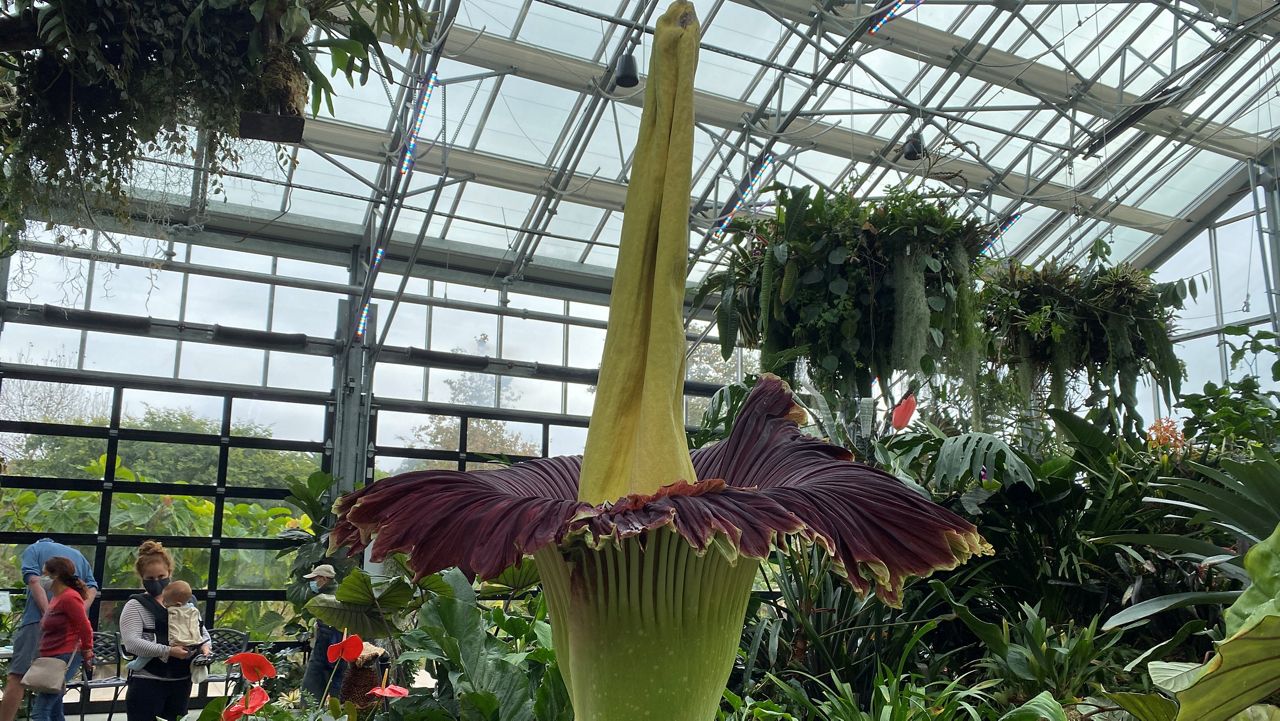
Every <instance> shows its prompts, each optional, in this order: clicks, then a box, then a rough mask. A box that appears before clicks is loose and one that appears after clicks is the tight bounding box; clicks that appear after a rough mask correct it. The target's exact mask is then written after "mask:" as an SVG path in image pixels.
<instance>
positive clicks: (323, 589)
mask: <svg viewBox="0 0 1280 721" xmlns="http://www.w3.org/2000/svg"><path fill="white" fill-rule="evenodd" d="M336 576H337V572H336V571H334V570H333V566H331V565H329V564H327V563H322V564H320V565H319V566H316V567H315V568H313V569H311V573H308V574H306V575H305V576H303V578H305V579H307V583H308V585H309V586H310V588H311V593H312V594H313V595H319V594H322V593H333V592H334V590H335V589H334V583H333V579H334V578H335V577H336ZM340 641H342V632H341V631H339V630H338V629H336V628H334V627H332V626H329V625H327V624H324V623H321V622H319V621H317V622H316V638H315V644H314V645H313V646H312V647H311V657H310V658H308V659H307V670H306V673H305V674H304V675H303V677H302V691H303V693H304V694H306V695H308V696H310V697H311V700H313V701H321V700H323V699H324V695H325V692H326V689H329V690H332V689H338V688H341V687H342V674H343V673H344V672H345V671H346V666H347V663H346V661H343V660H342V659H338V662H337V663H336V664H333V663H329V646H331V645H333V644H335V643H338V642H340Z"/></svg>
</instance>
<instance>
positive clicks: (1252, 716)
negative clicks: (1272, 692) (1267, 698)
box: [1231, 704, 1280, 721]
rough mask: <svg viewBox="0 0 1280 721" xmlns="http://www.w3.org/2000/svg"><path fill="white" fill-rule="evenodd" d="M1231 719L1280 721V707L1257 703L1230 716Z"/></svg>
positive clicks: (1240, 720)
mask: <svg viewBox="0 0 1280 721" xmlns="http://www.w3.org/2000/svg"><path fill="white" fill-rule="evenodd" d="M1231 721H1280V708H1276V707H1275V706H1268V705H1265V704H1258V705H1257V706H1250V707H1249V708H1247V709H1245V710H1243V711H1241V712H1240V713H1238V714H1236V715H1235V716H1232V717H1231Z"/></svg>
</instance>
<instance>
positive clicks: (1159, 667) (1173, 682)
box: [1147, 661, 1202, 693]
mask: <svg viewBox="0 0 1280 721" xmlns="http://www.w3.org/2000/svg"><path fill="white" fill-rule="evenodd" d="M1201 670H1202V668H1201V665H1200V664H1198V663H1187V662H1185V661H1152V662H1151V663H1149V664H1147V673H1148V674H1149V675H1150V676H1151V684H1152V685H1153V686H1155V687H1156V688H1158V689H1160V690H1161V691H1168V692H1169V693H1178V692H1179V691H1185V690H1186V689H1188V688H1191V684H1193V683H1195V682H1196V679H1197V678H1199V677H1200V672H1201Z"/></svg>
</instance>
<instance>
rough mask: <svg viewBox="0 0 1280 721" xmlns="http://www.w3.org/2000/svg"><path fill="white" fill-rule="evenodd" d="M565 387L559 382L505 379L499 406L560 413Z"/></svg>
mask: <svg viewBox="0 0 1280 721" xmlns="http://www.w3.org/2000/svg"><path fill="white" fill-rule="evenodd" d="M564 386H565V384H564V383H560V382H557V381H544V380H536V379H533V378H507V377H504V378H503V379H502V396H501V397H500V398H499V399H498V405H499V407H501V408H518V409H520V410H525V411H540V412H543V413H560V412H562V410H563V406H564V402H563V398H564Z"/></svg>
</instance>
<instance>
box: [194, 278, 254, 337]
mask: <svg viewBox="0 0 1280 721" xmlns="http://www.w3.org/2000/svg"><path fill="white" fill-rule="evenodd" d="M231 267H238V266H231ZM263 270H265V271H270V266H268V267H266V268H264V269H263ZM269 290H270V289H269V288H268V286H265V285H263V284H261V283H251V282H249V281H246V280H228V279H226V278H209V277H207V276H200V275H192V276H190V278H189V280H188V286H187V309H186V310H187V313H186V317H185V318H184V320H186V321H187V322H190V323H207V324H209V325H215V324H217V325H226V326H232V327H235V328H252V329H254V330H266V329H267V304H268V293H269Z"/></svg>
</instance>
